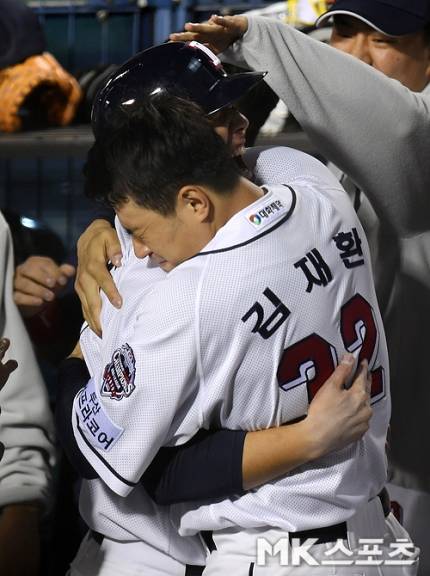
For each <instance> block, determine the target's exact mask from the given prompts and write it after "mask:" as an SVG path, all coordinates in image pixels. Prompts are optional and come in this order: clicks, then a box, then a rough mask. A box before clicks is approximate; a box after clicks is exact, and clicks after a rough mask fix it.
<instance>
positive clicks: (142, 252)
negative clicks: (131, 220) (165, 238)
mask: <svg viewBox="0 0 430 576" xmlns="http://www.w3.org/2000/svg"><path fill="white" fill-rule="evenodd" d="M133 248H134V253H135V254H136V257H137V258H146V256H150V255H151V254H152V250H150V249H149V248H148V246H146V244H143V243H142V242H140V241H139V240H136V239H135V238H133Z"/></svg>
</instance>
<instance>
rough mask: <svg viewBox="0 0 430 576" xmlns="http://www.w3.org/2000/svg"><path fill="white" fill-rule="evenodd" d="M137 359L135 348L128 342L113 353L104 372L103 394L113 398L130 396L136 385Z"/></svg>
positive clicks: (119, 398) (118, 398)
mask: <svg viewBox="0 0 430 576" xmlns="http://www.w3.org/2000/svg"><path fill="white" fill-rule="evenodd" d="M135 374H136V361H135V359H134V353H133V350H132V349H131V348H130V346H129V345H128V344H123V345H122V346H121V347H120V348H118V349H117V350H115V352H114V353H113V354H112V360H111V361H110V362H109V364H107V365H106V368H105V370H104V373H103V384H102V387H101V390H100V393H101V395H102V396H106V397H107V398H110V399H111V400H118V401H119V400H122V399H123V398H124V397H125V398H128V397H129V396H130V395H131V394H132V392H133V391H134V389H135V388H136V386H135V385H134V376H135Z"/></svg>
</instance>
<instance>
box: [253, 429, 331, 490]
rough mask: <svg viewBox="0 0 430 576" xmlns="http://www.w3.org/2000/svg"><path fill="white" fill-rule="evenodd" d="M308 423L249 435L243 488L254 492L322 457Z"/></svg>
mask: <svg viewBox="0 0 430 576" xmlns="http://www.w3.org/2000/svg"><path fill="white" fill-rule="evenodd" d="M313 437H314V435H313V434H312V433H311V431H310V429H309V426H308V423H307V422H306V420H302V421H301V422H297V423H295V424H288V425H286V426H281V427H280V428H269V429H267V430H259V431H257V432H248V434H247V435H246V438H245V443H244V448H243V460H242V485H243V488H244V490H251V489H252V488H256V487H257V486H261V485H262V484H266V483H267V482H270V481H272V480H274V479H275V478H278V477H280V476H283V475H285V474H288V473H289V472H291V470H293V469H294V468H297V467H298V466H301V465H303V464H306V463H307V462H309V461H310V460H313V459H315V458H318V457H319V456H321V451H320V450H319V448H318V445H317V443H316V442H314V439H313Z"/></svg>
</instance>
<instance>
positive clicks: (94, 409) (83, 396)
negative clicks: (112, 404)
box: [75, 378, 124, 451]
mask: <svg viewBox="0 0 430 576" xmlns="http://www.w3.org/2000/svg"><path fill="white" fill-rule="evenodd" d="M75 406H76V410H77V413H78V419H79V422H80V425H81V427H82V429H83V430H84V431H85V432H86V436H87V437H88V438H89V439H90V442H91V444H92V445H93V446H96V447H97V448H100V449H101V450H104V451H108V450H110V449H111V448H112V447H113V446H114V445H115V443H116V442H117V440H119V438H120V437H121V436H122V433H123V432H124V428H121V427H120V426H117V425H116V424H115V423H114V422H112V420H111V419H110V417H109V415H108V414H107V413H106V411H105V409H104V407H103V405H102V404H101V403H100V402H99V400H98V398H97V393H96V389H95V384H94V380H93V379H92V378H91V380H90V381H89V382H88V384H87V385H86V387H85V388H83V389H82V390H81V391H80V392H79V394H78V396H77V402H76V403H75Z"/></svg>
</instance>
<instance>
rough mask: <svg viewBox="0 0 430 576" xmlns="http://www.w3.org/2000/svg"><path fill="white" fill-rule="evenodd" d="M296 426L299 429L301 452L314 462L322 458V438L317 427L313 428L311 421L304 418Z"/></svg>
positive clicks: (313, 424) (308, 418)
mask: <svg viewBox="0 0 430 576" xmlns="http://www.w3.org/2000/svg"><path fill="white" fill-rule="evenodd" d="M296 426H297V427H298V428H299V434H300V439H301V442H302V445H303V451H304V453H305V454H306V455H307V458H308V460H316V459H317V458H320V457H321V456H323V455H324V453H325V452H324V441H323V437H322V436H321V433H320V431H319V430H318V429H317V426H315V423H314V421H313V419H312V418H311V417H309V416H306V418H304V419H303V420H301V421H300V422H298V423H297V424H296Z"/></svg>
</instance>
